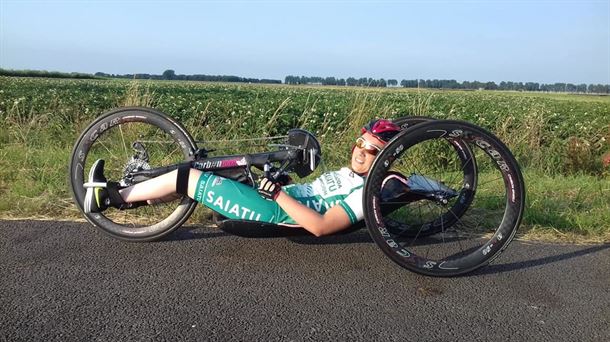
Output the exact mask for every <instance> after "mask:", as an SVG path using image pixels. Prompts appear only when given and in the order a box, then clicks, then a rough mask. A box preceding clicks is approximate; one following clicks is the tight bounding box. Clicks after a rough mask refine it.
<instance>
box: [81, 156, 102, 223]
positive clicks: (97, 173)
mask: <svg viewBox="0 0 610 342" xmlns="http://www.w3.org/2000/svg"><path fill="white" fill-rule="evenodd" d="M85 185H86V186H88V187H87V192H86V193H85V203H84V204H83V210H84V211H85V213H86V214H90V213H100V212H102V211H104V210H106V209H107V208H108V204H107V202H108V201H107V199H108V190H107V189H106V186H107V180H106V177H104V160H102V159H98V160H96V161H95V163H93V166H92V167H91V170H89V180H88V182H87V183H85Z"/></svg>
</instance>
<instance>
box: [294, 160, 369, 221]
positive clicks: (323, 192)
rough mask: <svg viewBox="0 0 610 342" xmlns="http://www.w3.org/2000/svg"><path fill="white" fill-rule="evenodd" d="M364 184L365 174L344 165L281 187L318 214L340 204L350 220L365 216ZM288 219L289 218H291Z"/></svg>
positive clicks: (357, 219)
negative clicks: (363, 207) (357, 172)
mask: <svg viewBox="0 0 610 342" xmlns="http://www.w3.org/2000/svg"><path fill="white" fill-rule="evenodd" d="M363 186H364V178H362V177H361V176H359V175H357V174H355V173H354V172H353V171H352V170H350V169H348V168H347V167H344V168H342V169H340V170H339V171H332V172H326V173H324V174H322V175H321V176H320V177H318V178H317V179H316V180H314V181H313V182H311V183H308V184H290V185H286V186H284V187H283V188H282V189H283V190H284V191H285V192H286V193H287V194H288V195H290V196H291V197H293V198H294V199H296V200H297V201H299V202H301V203H302V204H304V205H306V206H308V207H309V208H311V209H313V210H315V211H317V212H319V213H321V214H323V213H325V212H326V211H327V210H328V209H329V208H331V207H333V206H334V205H340V206H341V207H342V208H343V209H344V210H345V212H346V213H347V215H348V216H349V219H350V221H351V223H352V224H353V223H356V222H358V221H360V220H362V219H363V218H364V210H363V209H362V192H363V191H364V189H363ZM288 220H289V221H292V219H290V218H288ZM284 223H292V222H284Z"/></svg>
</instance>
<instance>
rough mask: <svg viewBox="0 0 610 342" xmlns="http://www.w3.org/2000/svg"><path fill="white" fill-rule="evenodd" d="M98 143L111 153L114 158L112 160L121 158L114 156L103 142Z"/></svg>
mask: <svg viewBox="0 0 610 342" xmlns="http://www.w3.org/2000/svg"><path fill="white" fill-rule="evenodd" d="M96 142H99V144H100V145H101V146H102V147H103V148H105V149H106V151H108V153H110V155H111V156H112V158H114V159H117V160H119V158H118V157H117V156H115V155H114V153H112V151H111V150H110V149H109V148H108V147H107V146H106V144H104V141H103V140H97V141H96Z"/></svg>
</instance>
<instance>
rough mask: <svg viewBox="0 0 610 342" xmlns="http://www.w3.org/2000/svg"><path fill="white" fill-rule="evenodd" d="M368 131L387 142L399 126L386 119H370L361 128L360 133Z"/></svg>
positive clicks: (397, 131)
mask: <svg viewBox="0 0 610 342" xmlns="http://www.w3.org/2000/svg"><path fill="white" fill-rule="evenodd" d="M366 132H369V133H370V134H372V135H374V136H375V137H376V138H378V139H379V140H381V141H383V142H386V143H387V142H388V141H390V140H392V138H394V136H395V135H396V134H398V133H399V132H400V126H398V125H397V124H395V123H393V122H392V121H390V120H386V119H376V120H372V121H370V122H369V123H367V124H366V125H364V127H362V129H361V132H360V133H361V134H364V133H366Z"/></svg>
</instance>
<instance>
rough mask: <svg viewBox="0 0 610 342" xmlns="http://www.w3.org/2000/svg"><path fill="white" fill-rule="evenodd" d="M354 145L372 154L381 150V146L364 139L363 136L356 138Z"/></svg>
mask: <svg viewBox="0 0 610 342" xmlns="http://www.w3.org/2000/svg"><path fill="white" fill-rule="evenodd" d="M356 146H357V147H358V148H360V149H363V150H364V151H366V152H367V153H369V154H372V155H374V156H376V155H377V153H379V151H381V147H379V146H377V145H375V144H372V143H370V142H368V141H366V140H365V139H364V138H363V137H359V138H358V139H356Z"/></svg>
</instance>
